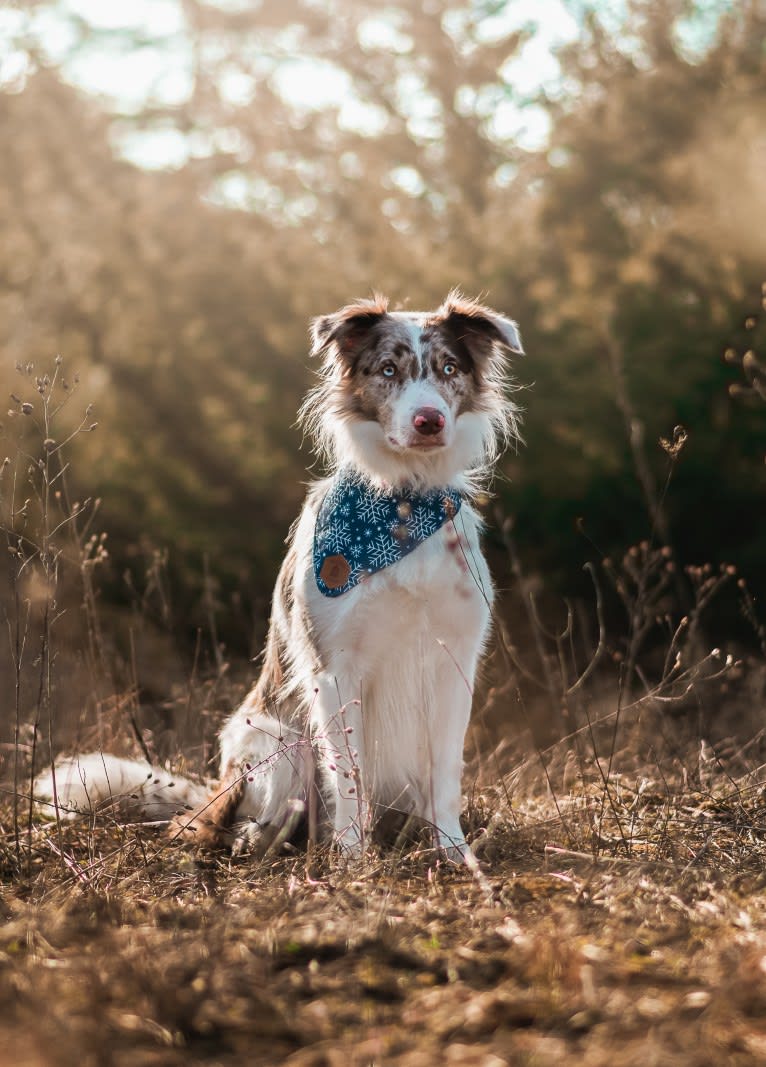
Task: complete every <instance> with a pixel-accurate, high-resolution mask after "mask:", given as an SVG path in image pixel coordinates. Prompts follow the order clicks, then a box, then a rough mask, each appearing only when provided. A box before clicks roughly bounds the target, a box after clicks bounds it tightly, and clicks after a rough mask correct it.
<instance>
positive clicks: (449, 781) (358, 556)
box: [35, 291, 522, 863]
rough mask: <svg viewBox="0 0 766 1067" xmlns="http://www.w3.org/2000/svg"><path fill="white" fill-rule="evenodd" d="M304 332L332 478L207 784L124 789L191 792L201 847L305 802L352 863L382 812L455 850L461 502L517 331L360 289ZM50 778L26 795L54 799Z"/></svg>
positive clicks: (468, 500)
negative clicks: (203, 791)
mask: <svg viewBox="0 0 766 1067" xmlns="http://www.w3.org/2000/svg"><path fill="white" fill-rule="evenodd" d="M311 338H312V349H311V352H312V355H313V356H314V357H317V358H318V359H319V360H320V361H321V366H320V370H319V375H318V383H317V385H316V386H315V388H313V389H312V390H311V392H310V393H309V394H308V396H307V398H306V400H305V402H304V404H303V407H302V409H301V413H300V421H301V423H302V425H303V426H304V427H305V429H306V431H307V432H308V434H309V435H310V436H311V437H312V438H313V440H314V443H315V445H316V448H317V451H318V453H319V454H320V455H321V456H322V457H323V458H324V459H325V461H326V463H327V466H328V469H329V471H330V473H329V476H328V477H326V478H324V479H322V480H320V481H317V482H315V483H314V484H312V485H311V486H310V488H309V491H308V495H307V498H306V501H305V504H304V507H303V510H302V512H301V514H300V516H299V518H298V519H297V521H296V522H295V524H294V525H293V528H292V529H291V531H290V535H289V538H288V541H287V546H288V547H287V553H286V556H285V559H284V562H283V564H282V567H281V570H280V571H279V575H278V578H277V582H276V588H275V591H274V598H273V603H272V613H271V621H270V628H269V633H268V638H267V641H266V647H265V651H264V656H263V664H262V669H261V671H260V676H259V677H258V680H257V682H256V683H255V686H254V688H253V689H252V691H251V692H250V694H249V695H248V697H247V698H246V700H245V701H244V703H243V704H242V705H241V706H240V707H239V708H238V709H237V710H236V711H234V713H233V714H232V715H231V717H230V718H229V719H228V721H227V722H226V723H225V725H224V726H223V729H222V731H221V734H220V767H221V773H220V782H219V784H218V785H217V786H216V787H215V788H214V789H213V792H212V794H211V795H210V796H207V797H205V798H204V799H201V798H200V796H199V793H198V792H195V790H194V788H193V787H192V786H191V785H190V784H189V783H185V782H183V781H180V782H179V781H175V780H171V779H170V778H169V776H168V775H167V772H161V771H156V770H150V771H149V772H147V771H146V770H145V769H141V770H140V777H139V778H138V779H137V780H136V781H135V782H134V783H133V786H132V787H133V788H134V789H136V788H138V787H140V788H141V789H142V790H144V793H145V794H146V796H144V793H142V797H144V804H145V806H148V804H149V799H147V798H148V794H151V803H152V805H153V807H152V811H153V812H154V813H155V814H156V813H157V812H158V811H159V810H161V809H162V808H163V805H165V809H167V807H168V806H170V807H173V806H175V810H176V811H177V809H178V806H179V804H178V801H179V799H182V800H183V801H184V802H185V803H187V804H188V802H189V801H190V800H191V801H196V807H195V808H194V810H192V811H191V813H189V812H182V813H181V814H179V815H176V817H175V820H174V821H173V822H172V823H171V833H173V834H174V835H180V834H182V835H184V836H186V837H187V838H191V839H193V840H194V841H196V842H197V843H198V844H199V845H202V846H206V847H212V846H216V845H220V844H221V843H224V842H228V843H229V844H233V847H234V849H235V851H238V852H241V851H247V850H249V849H253V850H258V849H259V848H261V849H262V848H263V847H264V842H265V841H267V840H268V841H270V842H271V843H272V844H273V842H274V839H275V836H277V837H278V838H279V840H284V838H285V837H286V836H289V835H290V834H292V833H293V832H294V830H295V827H296V824H297V822H298V821H300V820H302V819H305V818H306V816H307V815H308V817H309V821H314V822H315V821H316V817H317V813H318V815H319V819H320V820H321V821H323V822H324V823H325V824H326V825H327V828H328V832H329V833H330V834H331V836H332V840H333V842H334V844H335V846H336V847H337V848H338V849H339V850H340V851H341V852H342V853H343V854H344V855H346V856H348V857H356V856H359V855H360V854H361V853H362V852H363V851H364V850H365V847H366V843H367V841H368V838H369V835H370V831H371V828H372V826H373V825H374V823H375V820H376V819H377V818H378V816H379V815H381V814H382V813H384V812H386V811H390V810H394V811H398V812H403V813H407V814H411V815H413V816H415V817H417V818H418V819H420V820H423V821H424V822H425V823H426V824H427V825H428V826H429V827H430V828H431V832H432V836H433V843H434V846H435V847H436V849H438V850H439V852H440V853H441V854H442V855H443V856H444V857H446V858H447V859H448V860H450V861H454V862H456V863H460V862H466V861H470V856H471V853H470V848H469V846H468V844H467V843H466V840H465V836H464V833H463V830H462V827H461V824H460V809H461V772H462V762H463V745H464V738H465V733H466V729H467V726H468V721H469V716H470V712H471V703H472V696H473V688H474V682H475V678H476V673H477V667H478V665H479V661H480V659H481V657H482V654H483V651H484V649H485V646H486V643H487V639H488V635H489V630H490V620H491V612H492V601H493V588H492V582H491V579H490V574H489V570H488V568H487V564H486V562H485V560H484V557H483V555H482V552H481V548H480V534H481V529H482V523H481V520H480V518H479V515H478V514H477V512H476V510H475V508H474V506H473V505H472V499H473V498H474V496H475V494H476V492H477V491H478V490H479V489H480V488H482V487H483V485H484V484H485V481H486V478H487V477H488V475H489V473H490V472H491V470H492V467H493V464H494V462H495V461H496V459H497V457H498V455H499V454H500V452H501V451H502V450H503V449H504V448H505V447H506V446H507V445H508V444H509V443H510V442H512V441H513V440H514V439H516V438H517V436H518V433H517V420H518V411H517V408H516V406H515V404H514V403H513V401H512V399H511V396H510V392H511V391H510V389H509V383H510V376H509V373H508V362H509V359H510V357H512V356H513V355H514V354H520V353H522V345H521V340H520V336H519V332H518V329H517V326H516V324H515V322H513V321H512V320H511V319H508V318H506V317H504V316H503V315H500V314H498V313H497V312H495V311H493V310H491V309H490V308H488V307H485V306H484V305H482V304H481V303H479V302H478V301H475V300H470V299H467V298H465V297H463V296H462V295H461V294H460V293H459V292H457V291H453V292H451V293H450V294H449V295H448V297H447V299H446V300H445V301H444V303H443V304H442V305H441V306H440V307H439V308H437V309H436V310H435V311H432V312H410V311H392V310H389V306H388V301H387V300H386V299H385V298H384V297H381V296H374V297H373V298H371V299H369V300H360V301H357V302H355V303H351V304H349V305H347V306H346V307H343V308H341V309H340V310H339V311H336V312H335V313H334V314H330V315H322V316H320V317H319V318H316V319H315V320H314V321H313V322H312V326H311ZM83 759H84V760H90V761H91V762H90V765H89V772H88V774H83V772H82V769H81V768H82V765H83V764H82V761H83ZM109 759H111V757H106V756H103V757H102V756H100V755H99V756H94V755H91V756H88V757H81V758H80V761H79V762H78V761H76V760H70V761H64V762H63V763H61V764H60V765H59V767H58V777H59V786H58V797H57V801H56V802H57V804H59V805H60V806H61V807H63V808H66V807H67V806H70V807H71V808H73V809H75V810H76V809H77V808H78V805H80V806H85V807H92V806H93V804H94V801H95V800H96V799H98V798H104V797H106V796H108V795H109V794H110V792H111V790H105V789H104V782H103V779H104V777H105V776H106V777H107V778H108V776H109V766H110V765H109V764H108V760H109ZM99 761H100V762H99ZM136 766H138V765H136ZM123 771H124V768H121V771H120V773H122V772H123ZM137 773H138V772H137ZM50 779H51V776H50V775H47V776H43V777H42V778H41V779H38V780H37V784H36V789H35V792H36V795H38V796H39V797H42V798H43V799H45V798H46V797H50V796H52V793H53V782H52V781H51V780H50ZM85 779H87V784H86V782H85ZM125 785H126V787H127V789H126V791H129V789H130V788H131V783H130V782H127V780H126V782H125ZM174 790H175V792H174ZM323 815H324V819H322V816H323Z"/></svg>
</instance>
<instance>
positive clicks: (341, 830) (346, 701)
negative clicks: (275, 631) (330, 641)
mask: <svg viewBox="0 0 766 1067" xmlns="http://www.w3.org/2000/svg"><path fill="white" fill-rule="evenodd" d="M311 725H312V734H313V738H314V745H315V747H316V750H317V754H318V758H319V765H320V768H321V772H322V777H323V779H324V781H325V783H326V788H327V791H328V792H329V797H328V799H329V801H330V803H331V804H332V807H333V830H334V840H335V843H336V845H337V846H338V848H339V849H340V850H341V852H343V853H345V854H346V855H349V856H359V855H361V853H362V852H363V851H364V846H365V839H366V835H367V830H368V828H369V821H370V820H369V805H368V803H367V798H366V791H365V775H364V736H363V730H362V702H361V699H360V696H359V695H358V692H357V691H356V690H355V689H354V687H352V686H351V685H350V684H348V683H347V682H345V680H344V679H340V678H337V677H336V676H330V675H327V674H323V675H322V676H320V677H319V678H318V679H317V684H316V688H315V693H314V702H313V707H312V714H311Z"/></svg>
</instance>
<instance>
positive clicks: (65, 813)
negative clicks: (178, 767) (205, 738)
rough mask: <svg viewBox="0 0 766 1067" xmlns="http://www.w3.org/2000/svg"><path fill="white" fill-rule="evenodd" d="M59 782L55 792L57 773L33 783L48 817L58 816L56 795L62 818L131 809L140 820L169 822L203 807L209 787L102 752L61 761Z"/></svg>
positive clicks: (48, 773)
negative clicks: (182, 812) (183, 812)
mask: <svg viewBox="0 0 766 1067" xmlns="http://www.w3.org/2000/svg"><path fill="white" fill-rule="evenodd" d="M55 780H56V787H55V791H54V784H53V781H54V772H53V771H46V772H45V773H44V774H41V775H38V777H37V778H36V779H35V784H34V799H35V803H36V806H37V810H38V813H39V814H40V815H41V816H43V817H44V818H53V817H54V816H55V807H54V796H55V800H56V802H57V803H58V808H59V814H60V815H61V816H62V817H64V818H67V819H75V818H77V817H78V816H81V815H84V814H88V813H90V812H92V811H95V810H96V809H99V808H100V809H108V808H114V809H116V810H118V811H120V812H121V813H122V812H124V811H125V809H126V808H127V809H130V811H131V812H132V813H133V814H135V815H136V816H138V817H139V818H141V819H148V820H151V821H154V820H158V821H165V820H167V819H170V818H171V817H172V815H173V814H174V813H175V812H177V811H179V810H181V809H183V808H184V807H186V806H189V807H192V806H194V805H195V804H199V802H200V801H201V800H202V799H203V798H204V797H205V796H206V794H207V792H208V787H207V786H204V785H198V784H196V783H194V782H191V781H189V780H188V779H187V778H184V777H182V776H176V775H172V774H170V773H169V772H168V771H166V770H163V769H161V768H158V767H152V766H150V764H148V763H139V762H138V761H136V760H128V759H120V758H119V757H118V756H111V755H109V754H108V753H101V752H89V753H88V754H87V755H83V756H72V757H71V758H68V759H62V760H59V761H58V762H57V763H56V768H55Z"/></svg>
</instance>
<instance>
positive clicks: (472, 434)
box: [302, 292, 522, 486]
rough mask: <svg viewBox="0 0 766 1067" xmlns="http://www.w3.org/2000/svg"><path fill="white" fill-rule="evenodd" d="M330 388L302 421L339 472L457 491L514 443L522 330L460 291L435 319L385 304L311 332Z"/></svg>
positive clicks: (315, 395)
mask: <svg viewBox="0 0 766 1067" xmlns="http://www.w3.org/2000/svg"><path fill="white" fill-rule="evenodd" d="M312 340H313V348H312V354H313V355H318V356H321V357H322V360H323V366H322V375H321V377H322V382H321V384H320V385H319V386H318V387H317V388H315V389H314V390H312V392H311V393H310V394H309V396H308V398H307V400H306V403H305V404H304V407H303V412H302V414H303V417H304V420H305V422H306V424H307V425H308V427H309V429H310V431H311V432H312V433H313V434H314V435H315V437H316V438H317V440H318V443H319V445H320V447H322V448H324V449H325V450H326V451H327V452H329V454H330V456H331V458H332V460H333V462H334V463H336V464H339V465H351V466H353V467H356V468H357V469H358V470H360V471H361V472H363V473H364V474H366V475H368V476H369V477H372V478H374V479H378V480H381V481H385V482H388V483H390V484H393V485H400V484H422V485H434V486H443V485H448V484H456V483H458V482H459V481H460V479H461V477H462V476H464V475H467V473H468V472H470V471H471V470H475V469H477V468H480V467H484V466H486V465H487V464H488V463H489V462H491V461H492V460H493V459H494V458H495V456H496V454H497V452H498V449H499V447H500V445H501V444H505V443H507V440H508V439H509V438H510V437H512V436H514V435H515V432H516V408H515V407H514V405H513V404H512V403H511V401H510V399H509V397H508V374H507V367H506V362H507V358H508V355H509V353H512V352H516V353H520V352H521V351H522V348H521V341H520V339H519V334H518V331H517V329H516V325H515V323H513V322H511V321H510V320H509V319H506V318H504V317H503V316H502V315H498V314H497V313H496V312H494V311H492V310H490V309H489V308H487V307H484V306H483V305H481V304H479V303H477V302H476V301H474V300H467V299H465V298H464V297H462V296H461V295H460V294H459V293H457V292H453V293H450V295H449V296H448V297H447V299H446V301H445V302H444V303H443V304H442V305H441V307H439V308H437V310H436V311H432V312H403V311H396V312H390V311H389V310H388V302H387V300H386V299H385V298H383V297H375V298H373V299H372V300H362V301H359V302H358V303H355V304H349V305H348V306H347V307H344V308H341V310H340V311H336V312H335V313H334V314H333V315H322V316H320V317H319V318H317V319H315V320H314V322H313V323H312Z"/></svg>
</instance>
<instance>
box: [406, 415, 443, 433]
mask: <svg viewBox="0 0 766 1067" xmlns="http://www.w3.org/2000/svg"><path fill="white" fill-rule="evenodd" d="M412 425H413V426H414V427H415V429H416V430H417V431H418V433H422V434H423V436H424V437H433V436H434V435H435V434H437V433H441V432H442V430H443V429H444V416H443V415H442V413H441V411H437V409H436V408H418V410H417V411H416V412H415V417H414V418H413V420H412Z"/></svg>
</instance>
